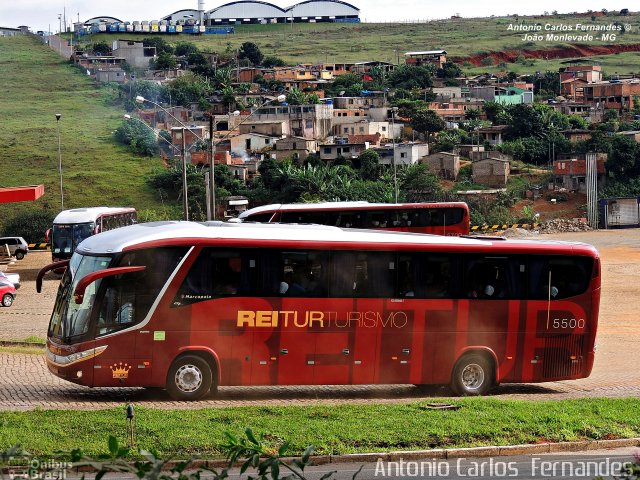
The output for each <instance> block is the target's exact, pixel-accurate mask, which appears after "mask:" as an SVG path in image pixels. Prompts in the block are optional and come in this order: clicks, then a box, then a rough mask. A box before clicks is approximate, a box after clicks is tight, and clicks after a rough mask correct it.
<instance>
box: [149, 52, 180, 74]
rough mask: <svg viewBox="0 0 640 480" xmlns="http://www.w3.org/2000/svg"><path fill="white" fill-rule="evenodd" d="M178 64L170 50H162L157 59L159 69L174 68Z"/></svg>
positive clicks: (156, 63) (156, 65)
mask: <svg viewBox="0 0 640 480" xmlns="http://www.w3.org/2000/svg"><path fill="white" fill-rule="evenodd" d="M177 66H178V62H177V61H176V58H175V57H174V56H173V55H171V54H170V53H168V52H160V53H159V54H158V56H157V58H156V61H155V67H156V69H158V70H173V69H174V68H176V67H177Z"/></svg>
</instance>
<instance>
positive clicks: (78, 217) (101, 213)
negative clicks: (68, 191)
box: [45, 207, 138, 262]
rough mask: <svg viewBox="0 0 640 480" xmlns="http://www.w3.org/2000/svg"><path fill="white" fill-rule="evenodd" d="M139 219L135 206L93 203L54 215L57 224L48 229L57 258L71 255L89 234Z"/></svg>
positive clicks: (122, 225) (57, 259)
mask: <svg viewBox="0 0 640 480" xmlns="http://www.w3.org/2000/svg"><path fill="white" fill-rule="evenodd" d="M137 220H138V216H137V213H136V209H135V208H128V207H91V208H74V209H72V210H63V211H62V212H60V213H59V214H58V215H56V218H54V219H53V228H51V229H50V230H48V231H47V233H46V236H45V237H46V240H47V242H49V241H50V242H51V256H52V258H53V261H54V262H56V261H60V260H65V259H68V258H71V255H72V254H73V252H74V251H75V249H76V247H77V246H78V245H79V244H80V242H82V241H83V240H84V239H85V238H88V237H90V236H91V235H95V234H96V233H100V232H104V231H107V230H112V229H114V228H119V227H125V226H127V225H133V224H134V223H136V222H137Z"/></svg>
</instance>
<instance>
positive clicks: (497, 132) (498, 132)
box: [478, 125, 507, 145]
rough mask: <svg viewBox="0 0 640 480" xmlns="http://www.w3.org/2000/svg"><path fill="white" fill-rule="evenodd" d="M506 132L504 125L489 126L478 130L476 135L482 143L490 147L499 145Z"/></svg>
mask: <svg viewBox="0 0 640 480" xmlns="http://www.w3.org/2000/svg"><path fill="white" fill-rule="evenodd" d="M506 130H507V126H506V125H491V126H490V127H482V128H479V129H478V135H479V136H480V140H481V141H482V142H483V143H484V142H488V143H489V144H490V145H501V144H502V139H503V137H504V134H505V132H506Z"/></svg>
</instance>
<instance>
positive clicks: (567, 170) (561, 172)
mask: <svg viewBox="0 0 640 480" xmlns="http://www.w3.org/2000/svg"><path fill="white" fill-rule="evenodd" d="M605 161H606V159H605V158H604V157H600V158H597V159H596V165H597V169H598V183H600V182H604V181H605V180H606V170H605ZM553 185H554V188H566V189H567V190H569V191H580V192H586V190H587V161H586V159H585V158H567V159H562V160H556V161H554V162H553Z"/></svg>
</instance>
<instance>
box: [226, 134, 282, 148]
mask: <svg viewBox="0 0 640 480" xmlns="http://www.w3.org/2000/svg"><path fill="white" fill-rule="evenodd" d="M277 139H278V137H272V136H270V135H263V134H261V133H254V132H251V133H241V134H240V135H236V136H234V137H231V138H230V139H229V140H230V141H231V151H232V152H261V151H263V150H264V149H269V148H272V147H273V145H274V144H275V141H276V140H277Z"/></svg>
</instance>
